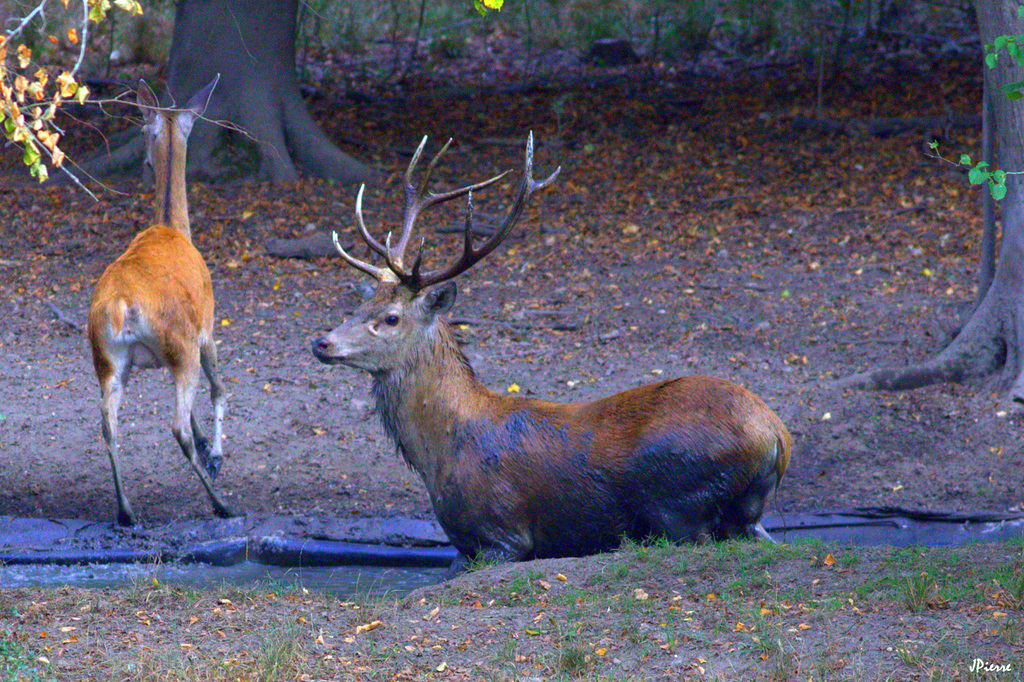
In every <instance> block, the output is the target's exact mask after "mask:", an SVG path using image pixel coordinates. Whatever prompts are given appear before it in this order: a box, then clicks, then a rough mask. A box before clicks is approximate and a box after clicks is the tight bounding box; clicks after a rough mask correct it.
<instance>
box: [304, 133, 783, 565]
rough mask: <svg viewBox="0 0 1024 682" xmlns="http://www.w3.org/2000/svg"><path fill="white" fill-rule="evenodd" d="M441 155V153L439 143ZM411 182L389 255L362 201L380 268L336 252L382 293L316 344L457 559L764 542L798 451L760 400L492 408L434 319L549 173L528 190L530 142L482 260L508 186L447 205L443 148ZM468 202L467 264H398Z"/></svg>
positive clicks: (696, 389)
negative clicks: (392, 451)
mask: <svg viewBox="0 0 1024 682" xmlns="http://www.w3.org/2000/svg"><path fill="white" fill-rule="evenodd" d="M450 142H451V141H450V140H449V143H450ZM425 145H426V138H424V139H423V142H422V143H421V144H420V146H419V148H418V149H417V151H416V153H415V155H414V156H413V158H412V161H411V162H410V164H409V167H408V169H407V170H406V172H405V194H406V207H405V214H404V219H403V221H402V227H401V232H400V233H399V237H398V241H397V243H396V244H392V239H391V234H390V233H389V234H388V236H387V238H386V239H385V240H384V243H381V242H380V241H379V240H377V239H376V238H374V237H373V236H372V235H371V234H370V233H369V231H368V230H367V229H366V224H365V222H364V220H363V214H362V199H363V188H360V190H359V193H358V195H357V197H356V218H357V223H358V226H359V231H360V233H361V235H362V238H363V239H364V240H365V241H366V243H367V244H368V245H369V247H370V249H371V250H372V251H373V252H375V253H376V254H378V255H379V256H380V257H382V258H383V260H384V263H385V266H384V267H378V266H374V265H372V264H370V263H368V262H366V261H362V260H359V259H357V258H354V257H353V256H352V255H350V254H349V253H348V252H347V251H346V250H345V249H344V248H342V247H341V245H340V244H339V243H338V239H337V234H335V235H334V243H335V246H336V247H337V250H338V252H339V253H340V254H341V257H342V258H343V259H344V260H345V261H346V262H347V263H348V264H349V265H351V266H352V267H354V268H356V269H357V270H360V271H361V272H363V273H365V274H367V275H369V276H370V277H373V278H374V279H375V280H376V281H377V287H376V291H375V293H374V296H373V297H372V299H370V300H368V301H366V302H365V303H363V304H362V305H361V306H360V307H359V308H358V309H357V310H356V311H355V312H354V314H353V315H352V316H351V317H350V318H349V319H348V320H347V321H345V322H344V323H343V324H342V325H341V326H339V327H337V328H336V329H334V330H333V331H331V332H329V333H327V334H326V335H324V336H322V337H320V338H318V339H315V340H314V341H313V342H312V351H313V354H314V355H315V356H316V358H317V359H318V360H320V361H321V362H323V363H325V364H339V363H340V364H345V365H348V366H350V367H355V368H358V369H362V370H365V371H367V372H369V373H370V375H371V376H372V378H373V395H374V397H375V398H376V411H377V413H378V414H379V416H380V418H381V421H382V423H383V426H384V430H385V431H386V432H387V434H388V435H389V436H390V437H391V439H392V440H393V441H394V442H395V444H396V445H397V448H398V450H399V451H400V452H401V454H402V456H403V457H404V459H405V462H406V463H407V464H408V465H409V466H410V467H411V468H413V469H415V470H416V472H417V473H418V474H419V475H420V476H421V477H422V478H423V482H424V484H425V486H426V489H427V492H428V494H429V496H430V501H431V503H432V505H433V508H434V511H435V513H436V515H437V518H438V520H439V521H440V523H441V526H442V527H443V528H444V530H445V532H446V533H447V534H448V537H449V538H450V539H451V541H452V543H453V545H454V546H455V547H456V548H457V549H458V551H459V556H458V558H457V559H456V561H455V562H454V563H453V565H452V572H453V573H454V572H457V571H459V570H461V569H462V568H464V567H465V566H466V565H467V563H468V562H469V561H470V560H471V559H473V558H480V559H483V560H501V561H507V560H526V559H532V558H544V557H559V556H579V555H584V554H590V553H595V552H600V551H605V550H609V549H613V548H615V547H616V546H617V545H618V544H619V542H620V541H621V539H622V538H623V537H628V538H632V539H633V540H636V541H643V540H645V539H649V538H651V537H657V536H663V537H667V538H669V539H670V540H672V541H675V542H693V541H702V540H705V539H723V538H732V537H750V536H752V535H760V536H767V533H765V532H764V529H763V527H762V526H761V524H760V518H761V515H762V513H763V511H764V507H765V502H766V499H767V497H768V496H769V495H770V494H771V492H772V491H773V490H775V489H776V487H777V486H778V484H779V480H780V479H781V478H782V476H783V474H784V473H785V471H786V468H787V466H788V464H789V456H790V449H791V445H792V439H791V437H790V435H789V432H788V431H787V430H786V427H785V426H784V425H783V423H782V421H781V420H780V419H779V418H778V416H776V415H775V413H774V412H772V410H771V409H769V408H768V406H767V405H765V404H764V402H762V401H761V400H760V399H759V398H758V397H757V396H755V395H754V394H753V393H751V392H750V391H747V390H746V389H744V388H741V387H740V386H737V385H736V384H733V383H731V382H729V381H726V380H723V379H719V378H714V377H706V376H702V377H694V376H691V377H681V378H677V379H670V380H667V381H660V382H658V383H653V384H649V385H646V386H641V387H639V388H634V389H631V390H628V391H623V392H621V393H617V394H615V395H612V396H610V397H607V398H603V399H600V400H596V401H593V402H586V403H565V404H561V403H553V402H548V401H545V400H534V399H527V398H521V397H517V396H510V395H504V394H498V393H495V392H493V391H490V390H488V389H487V388H486V387H485V386H483V385H482V384H481V383H480V382H479V381H478V380H477V379H476V378H475V377H474V374H473V370H472V368H471V367H470V365H469V362H468V361H467V360H466V358H465V356H464V355H463V354H462V352H461V351H460V349H459V346H458V344H457V342H456V339H455V337H454V335H453V333H452V330H451V329H450V328H449V326H448V324H447V323H446V322H445V320H444V319H443V318H442V315H443V314H444V313H446V312H447V311H449V310H450V309H451V307H452V305H453V303H454V301H455V294H456V285H455V282H454V281H453V278H455V277H456V276H458V275H460V274H461V273H463V272H465V271H466V270H468V269H469V268H470V267H472V266H473V265H474V264H475V263H477V262H479V261H480V260H481V259H483V258H484V257H486V256H487V255H488V254H489V253H491V252H492V251H494V249H495V248H497V246H498V245H499V244H501V242H502V241H503V240H504V239H505V238H506V237H507V236H508V235H509V233H510V232H511V230H512V228H513V227H514V226H515V224H516V222H517V221H518V220H519V218H520V216H521V215H522V212H523V208H524V206H525V204H526V200H527V198H529V196H530V195H531V194H533V193H534V192H536V191H537V190H539V189H541V188H543V187H546V186H547V185H549V184H550V183H551V182H552V181H553V180H554V179H555V177H556V176H557V175H558V172H559V170H560V169H556V170H555V171H554V172H553V173H552V174H551V175H550V176H549V177H547V178H545V179H544V180H541V181H536V180H534V178H533V136H532V134H531V135H530V137H529V138H528V139H527V143H526V163H525V170H524V173H523V179H522V182H521V184H520V185H519V190H518V194H517V195H516V198H515V200H514V202H513V204H512V208H511V209H510V210H509V212H508V214H507V215H506V217H505V218H504V220H503V221H502V222H501V224H500V225H499V226H498V227H497V229H495V230H494V232H493V234H492V235H491V236H490V237H488V238H487V239H486V241H484V242H483V244H482V245H480V246H475V245H474V243H473V242H474V239H473V195H472V193H473V192H474V191H476V190H479V189H482V188H484V187H487V186H489V185H492V184H494V183H495V182H497V181H498V180H500V179H501V178H503V177H504V176H505V175H506V173H507V171H506V173H502V174H501V175H498V176H496V177H493V178H491V179H489V180H485V181H483V182H479V183H476V184H474V185H469V186H467V187H462V188H460V189H455V190H452V191H449V192H445V193H442V194H435V193H433V192H431V191H429V187H428V183H429V181H430V175H431V172H432V171H433V169H434V167H435V166H436V165H437V162H438V160H439V159H440V158H441V156H442V155H443V154H444V152H445V150H446V149H447V148H448V145H447V144H446V145H445V146H444V147H443V148H442V149H441V151H440V152H438V153H437V155H436V156H435V157H434V158H433V160H432V161H431V162H430V163H429V165H428V166H427V169H426V172H425V173H424V175H423V177H422V179H421V180H420V182H419V185H418V186H416V185H414V184H413V172H414V170H415V168H416V165H417V163H418V161H419V159H420V156H421V154H422V152H423V149H424V146H425ZM463 195H468V206H469V208H468V213H467V217H466V222H465V230H464V236H463V245H462V249H461V255H460V256H459V257H458V259H457V260H455V262H454V263H453V264H451V265H449V266H448V267H445V268H441V269H438V270H434V271H429V272H425V271H424V270H423V267H422V261H423V244H422V241H421V243H420V246H419V248H418V249H416V251H415V253H414V254H413V255H412V257H411V258H410V257H409V255H408V254H407V250H408V246H409V243H410V240H411V237H412V232H413V225H414V223H415V222H416V219H417V216H418V215H419V213H420V212H421V211H422V210H423V209H425V208H427V207H429V206H433V205H435V204H439V203H442V202H445V201H449V200H451V199H455V198H456V197H460V196H463Z"/></svg>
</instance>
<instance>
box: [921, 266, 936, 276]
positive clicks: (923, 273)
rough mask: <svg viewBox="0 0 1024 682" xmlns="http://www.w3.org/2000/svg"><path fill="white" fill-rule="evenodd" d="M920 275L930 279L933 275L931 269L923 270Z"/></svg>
mask: <svg viewBox="0 0 1024 682" xmlns="http://www.w3.org/2000/svg"><path fill="white" fill-rule="evenodd" d="M921 274H922V275H924V276H925V277H931V276H932V275H933V274H934V273H932V269H931V268H925V269H924V270H922V271H921Z"/></svg>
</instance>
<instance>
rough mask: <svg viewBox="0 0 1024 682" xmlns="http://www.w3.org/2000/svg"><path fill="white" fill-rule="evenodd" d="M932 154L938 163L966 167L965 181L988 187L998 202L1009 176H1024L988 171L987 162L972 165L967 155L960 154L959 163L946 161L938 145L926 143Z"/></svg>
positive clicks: (1016, 173)
mask: <svg viewBox="0 0 1024 682" xmlns="http://www.w3.org/2000/svg"><path fill="white" fill-rule="evenodd" d="M928 146H929V147H931V150H932V152H934V157H935V158H936V159H938V160H939V161H943V162H945V163H949V164H953V165H954V166H957V167H961V166H966V167H967V168H968V169H969V170H968V171H967V179H968V180H969V181H970V183H971V184H972V185H984V184H987V185H988V191H989V192H991V193H992V198H993V199H995V200H996V201H999V200H1000V199H1002V198H1003V197H1005V196H1006V178H1007V176H1009V175H1024V171H1005V170H1002V169H998V168H997V169H996V170H989V163H988V161H979V162H978V163H974V162H973V161H971V157H970V156H969V155H968V154H961V155H960V161H959V163H957V162H955V161H952V160H950V159H947V158H946V157H944V156H943V155H942V154H940V153H939V143H938V142H935V141H932V142H929V143H928Z"/></svg>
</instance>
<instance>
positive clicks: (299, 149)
mask: <svg viewBox="0 0 1024 682" xmlns="http://www.w3.org/2000/svg"><path fill="white" fill-rule="evenodd" d="M297 7H298V0H273V1H268V0H179V1H178V2H177V3H176V5H175V12H174V39H173V41H172V43H171V54H170V59H169V61H168V68H167V86H168V92H166V93H164V97H163V99H162V102H163V103H164V104H165V105H166V104H169V103H170V102H172V101H183V100H184V97H185V95H187V94H188V93H191V92H194V91H195V90H196V89H197V88H198V87H200V86H202V85H203V84H205V83H208V82H209V81H210V79H211V78H213V76H214V75H215V74H216V73H220V74H221V79H220V83H219V84H218V85H217V89H216V90H215V91H214V93H213V98H212V99H211V101H210V107H209V109H208V110H207V113H206V117H207V118H209V119H212V120H214V121H217V120H223V121H228V122H230V123H231V124H233V125H234V126H237V127H238V128H239V129H241V130H242V131H244V135H245V136H246V137H248V138H250V139H251V140H253V142H254V143H255V144H256V145H257V146H258V148H259V156H260V161H259V164H260V165H259V175H260V176H261V177H264V178H267V179H270V180H273V181H276V182H288V181H291V180H295V179H297V177H298V172H297V169H296V166H300V167H302V168H303V169H304V170H305V171H306V172H308V173H310V174H311V175H314V176H317V177H324V178H334V179H337V180H340V181H342V182H349V183H358V182H365V181H368V180H371V179H372V177H373V171H372V170H370V169H369V168H367V167H366V166H364V165H363V164H361V163H359V162H358V161H356V160H355V159H353V158H352V157H350V156H348V155H347V154H345V153H343V152H342V151H341V150H339V149H338V148H337V147H335V146H334V144H333V143H332V142H331V141H330V140H328V139H327V137H326V136H325V135H324V134H323V132H322V131H321V130H320V128H319V127H318V126H317V124H316V123H315V122H314V121H313V119H312V118H311V117H310V115H309V112H308V111H307V110H306V106H305V103H304V102H303V101H302V97H301V94H300V92H299V84H298V80H297V78H296V76H295V28H296V23H295V22H296V11H297ZM238 136H239V133H233V132H231V131H229V130H227V129H226V128H225V127H223V126H217V125H214V124H212V123H209V122H205V121H202V122H197V123H196V126H195V128H194V130H193V131H192V136H191V139H190V140H189V153H188V158H189V167H190V170H191V171H193V172H194V171H202V172H204V173H206V174H210V175H214V176H216V175H218V174H219V173H218V172H217V171H216V169H215V167H214V164H213V157H214V151H215V150H216V149H217V148H218V145H220V144H222V143H224V142H226V141H231V139H232V138H237V137H238ZM135 147H138V148H139V149H141V145H137V144H136V145H134V146H132V145H131V144H129V145H126V146H125V148H123V149H121V150H118V151H117V152H115V153H114V154H113V155H111V157H112V158H111V159H110V161H109V162H110V163H114V162H120V163H121V164H122V165H123V163H124V161H126V160H131V158H130V157H131V156H132V152H133V150H134V148H135ZM119 157H120V158H119ZM102 169H103V168H102V166H101V167H99V168H98V169H97V170H100V171H102Z"/></svg>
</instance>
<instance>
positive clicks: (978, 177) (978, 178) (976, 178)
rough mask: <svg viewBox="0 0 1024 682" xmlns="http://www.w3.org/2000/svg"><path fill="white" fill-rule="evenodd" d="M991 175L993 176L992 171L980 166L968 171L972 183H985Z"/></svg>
mask: <svg viewBox="0 0 1024 682" xmlns="http://www.w3.org/2000/svg"><path fill="white" fill-rule="evenodd" d="M991 177H992V174H991V173H988V172H986V171H983V170H981V169H980V168H978V167H977V166H975V167H974V168H972V169H971V170H970V172H968V173H967V179H968V180H969V181H970V182H971V184H972V185H981V184H984V183H985V182H987V181H988V179H989V178H991Z"/></svg>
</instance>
